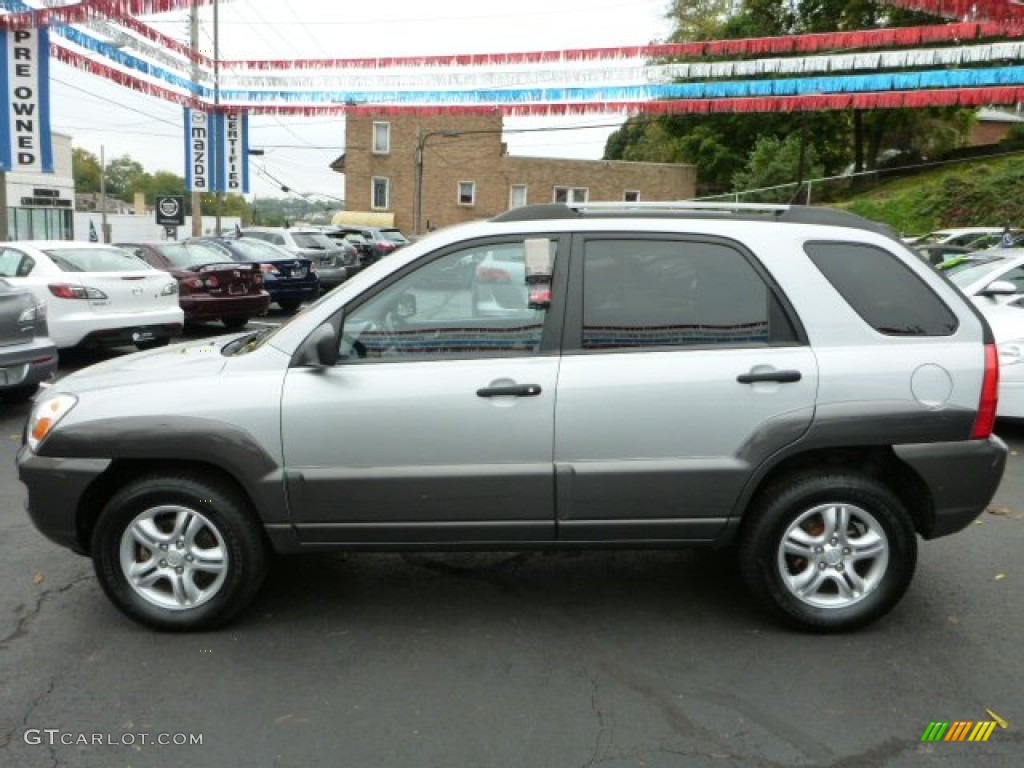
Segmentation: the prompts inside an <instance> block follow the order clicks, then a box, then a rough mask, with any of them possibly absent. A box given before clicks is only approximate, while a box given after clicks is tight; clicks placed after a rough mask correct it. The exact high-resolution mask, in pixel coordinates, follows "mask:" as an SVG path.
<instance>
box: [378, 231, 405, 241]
mask: <svg viewBox="0 0 1024 768" xmlns="http://www.w3.org/2000/svg"><path fill="white" fill-rule="evenodd" d="M380 236H381V237H383V238H384V239H385V240H390V241H391V242H393V243H407V242H409V241H408V240H407V239H406V237H405V235H403V234H402V233H401V232H399V231H398V230H397V229H382V230H381V231H380Z"/></svg>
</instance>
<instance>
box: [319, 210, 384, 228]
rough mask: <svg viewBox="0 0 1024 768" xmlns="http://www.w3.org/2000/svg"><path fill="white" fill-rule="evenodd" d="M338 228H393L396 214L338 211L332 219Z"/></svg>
mask: <svg viewBox="0 0 1024 768" xmlns="http://www.w3.org/2000/svg"><path fill="white" fill-rule="evenodd" d="M331 224H334V225H336V226H345V225H346V224H348V225H350V226H356V227H358V226H363V227H393V226H395V214H393V213H385V212H384V211H338V212H337V213H336V214H334V216H332V217H331Z"/></svg>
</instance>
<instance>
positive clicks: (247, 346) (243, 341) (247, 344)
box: [220, 285, 341, 357]
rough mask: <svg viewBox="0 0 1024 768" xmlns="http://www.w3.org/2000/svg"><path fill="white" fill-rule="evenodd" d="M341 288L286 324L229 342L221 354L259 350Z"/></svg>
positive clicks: (227, 355)
mask: <svg viewBox="0 0 1024 768" xmlns="http://www.w3.org/2000/svg"><path fill="white" fill-rule="evenodd" d="M339 288H341V286H340V285H339V286H338V287H337V288H334V289H333V290H330V291H328V292H327V293H325V294H324V295H323V296H321V297H320V298H319V299H317V300H316V301H313V302H310V303H309V304H307V305H304V306H303V307H302V309H300V310H299V311H298V312H296V313H295V314H294V315H292V316H291V317H289V318H288V319H287V320H286V321H285V322H283V323H281V324H280V325H277V326H274V327H272V328H264V329H262V330H259V331H254V332H253V333H247V334H245V335H244V336H239V337H238V338H237V339H233V340H231V341H229V342H228V343H227V344H225V345H224V347H223V348H222V349H221V352H220V353H221V354H222V355H224V356H225V357H232V356H234V355H246V354H248V353H249V352H252V351H253V350H255V349H259V348H260V347H262V346H263V345H264V344H266V343H267V342H268V341H269V340H270V339H272V338H274V336H276V335H277V334H278V333H279V332H280V331H281V330H282V329H284V328H287V327H288V326H290V325H291V324H292V323H294V322H295V321H296V320H297V319H298V318H300V317H302V316H303V315H304V314H306V312H308V311H309V310H311V309H314V308H315V307H318V306H320V304H321V303H322V302H324V301H327V300H328V299H329V298H330V297H331V296H333V294H334V292H335V291H337V290H338V289H339Z"/></svg>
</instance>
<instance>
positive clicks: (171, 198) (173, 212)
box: [156, 195, 185, 227]
mask: <svg viewBox="0 0 1024 768" xmlns="http://www.w3.org/2000/svg"><path fill="white" fill-rule="evenodd" d="M156 223H157V224H159V225H160V226H162V227H180V226H181V225H182V224H184V223H185V198H184V197H181V196H180V195H164V196H160V197H157V199H156Z"/></svg>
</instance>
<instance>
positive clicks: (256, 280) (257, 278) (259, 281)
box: [252, 272, 263, 288]
mask: <svg viewBox="0 0 1024 768" xmlns="http://www.w3.org/2000/svg"><path fill="white" fill-rule="evenodd" d="M252 284H253V285H255V286H256V287H257V288H258V287H260V286H261V285H263V275H262V274H260V273H259V272H257V273H256V274H255V275H253V276H252Z"/></svg>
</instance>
